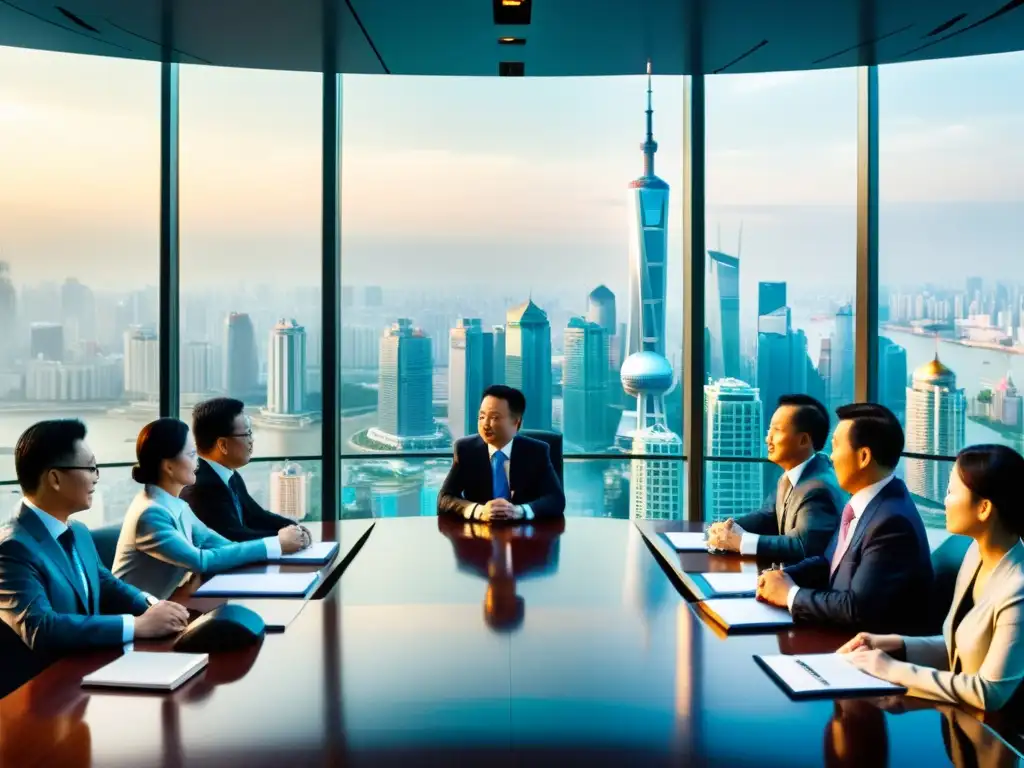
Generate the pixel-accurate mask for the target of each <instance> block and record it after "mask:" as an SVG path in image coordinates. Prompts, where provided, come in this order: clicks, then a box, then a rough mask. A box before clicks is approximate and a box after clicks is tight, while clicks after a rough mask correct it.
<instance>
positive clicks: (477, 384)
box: [448, 317, 494, 440]
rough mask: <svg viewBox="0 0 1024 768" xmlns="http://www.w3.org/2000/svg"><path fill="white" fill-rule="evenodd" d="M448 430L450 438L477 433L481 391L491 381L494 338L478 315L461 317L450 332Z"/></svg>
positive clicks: (454, 438)
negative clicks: (485, 328) (485, 330)
mask: <svg viewBox="0 0 1024 768" xmlns="http://www.w3.org/2000/svg"><path fill="white" fill-rule="evenodd" d="M449 343H450V345H451V347H450V350H449V353H448V430H449V431H450V432H451V433H452V439H453V440H458V439H459V438H460V437H465V436H466V435H472V434H475V433H476V423H477V411H478V409H479V407H480V397H481V395H482V394H483V391H484V390H485V389H486V388H487V387H489V386H490V385H491V384H492V383H493V382H492V381H491V376H492V371H493V370H494V337H493V335H492V334H491V333H490V332H486V333H485V332H484V329H483V325H482V324H481V322H480V318H477V317H464V318H462V319H460V320H459V321H458V324H457V325H456V326H455V327H454V328H452V329H451V331H450V332H449Z"/></svg>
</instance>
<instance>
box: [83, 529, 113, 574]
mask: <svg viewBox="0 0 1024 768" xmlns="http://www.w3.org/2000/svg"><path fill="white" fill-rule="evenodd" d="M89 533H91V534H92V543H93V544H95V545H96V552H97V554H99V556H100V562H101V563H103V565H105V566H106V567H107V569H110V568H113V567H114V554H115V553H116V552H117V540H118V538H119V537H120V536H121V524H120V523H111V524H110V525H103V526H100V527H99V528H90V529H89Z"/></svg>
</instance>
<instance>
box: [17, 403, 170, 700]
mask: <svg viewBox="0 0 1024 768" xmlns="http://www.w3.org/2000/svg"><path fill="white" fill-rule="evenodd" d="M14 466H15V472H16V473H17V476H18V483H19V484H20V485H21V488H22V491H24V494H25V498H24V499H23V500H22V504H21V509H20V510H19V512H18V514H17V515H16V516H15V517H14V518H13V520H12V521H11V522H10V523H8V524H7V526H6V527H5V528H4V529H3V531H2V532H0V619H3V622H4V624H6V627H2V628H0V657H2V658H3V668H4V675H3V679H2V680H0V688H2V689H3V691H4V693H6V692H7V691H9V690H13V688H14V687H17V685H20V684H21V683H22V682H24V681H25V680H28V679H29V678H31V677H32V676H33V675H35V674H36V673H37V672H39V671H40V670H41V669H42V668H43V667H45V666H46V665H47V664H49V663H50V662H51V661H53V660H54V659H56V658H59V657H60V656H62V655H64V654H67V653H71V652H73V651H81V650H89V649H93V648H109V647H116V646H121V645H124V644H126V643H130V642H132V641H133V640H134V639H135V638H150V637H163V636H165V635H169V634H172V633H174V632H178V631H180V630H182V629H184V628H185V627H186V626H187V624H188V611H187V610H185V608H184V607H183V606H180V605H178V604H177V603H170V602H163V601H158V600H156V599H155V598H153V597H152V596H149V595H146V593H144V592H141V591H139V590H138V589H136V588H135V587H132V586H130V585H128V584H125V583H123V582H122V581H120V580H119V579H117V578H115V577H114V575H113V574H112V573H111V572H110V571H109V570H107V568H106V567H104V565H103V564H102V563H101V562H100V559H99V555H97V553H96V547H95V545H94V544H93V541H92V536H91V535H90V533H89V530H88V529H87V528H86V527H85V526H84V525H82V524H81V523H77V522H69V521H68V518H69V517H70V516H71V515H73V514H74V513H75V512H82V511H84V510H86V509H89V507H90V506H92V497H93V492H94V490H95V488H96V481H97V479H98V478H99V470H98V469H97V468H96V458H95V456H93V453H92V451H91V450H89V447H88V445H86V443H85V425H84V424H82V422H80V421H77V420H73V419H62V420H59V421H42V422H39V423H38V424H35V425H33V426H31V427H29V428H28V429H27V430H26V431H25V433H24V434H23V435H22V436H21V437H20V438H18V443H17V445H16V446H15V449H14Z"/></svg>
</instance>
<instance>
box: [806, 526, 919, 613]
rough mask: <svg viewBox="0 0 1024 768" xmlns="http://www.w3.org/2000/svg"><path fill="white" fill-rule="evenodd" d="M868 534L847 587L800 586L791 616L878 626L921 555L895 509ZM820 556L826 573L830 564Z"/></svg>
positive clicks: (912, 531)
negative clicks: (894, 511)
mask: <svg viewBox="0 0 1024 768" xmlns="http://www.w3.org/2000/svg"><path fill="white" fill-rule="evenodd" d="M866 537H867V541H866V543H865V545H864V548H863V550H862V553H861V560H860V564H859V565H858V567H857V570H856V572H855V573H854V575H853V582H852V583H851V585H850V589H843V590H839V589H801V590H800V591H799V592H797V593H796V598H795V599H794V600H793V618H794V619H798V620H804V621H815V622H822V623H829V624H835V625H838V626H842V627H850V628H855V629H866V630H869V631H871V630H873V629H877V627H878V624H879V619H880V618H881V617H883V616H884V615H885V614H886V612H889V611H891V610H892V603H893V601H894V600H895V599H897V597H898V595H899V594H900V592H901V591H902V590H903V586H904V584H906V582H907V580H908V579H911V578H913V575H914V574H913V569H914V568H916V567H917V563H918V560H919V559H920V558H919V554H918V541H917V536H916V534H915V531H914V528H913V526H912V525H911V522H910V520H908V519H907V518H905V517H903V516H902V515H897V514H893V515H889V517H888V518H887V519H885V520H882V521H881V522H879V523H878V524H877V525H876V526H875V528H874V530H872V531H867V532H866ZM820 559H821V561H822V562H823V563H825V566H826V571H825V572H826V574H827V573H828V571H827V568H828V563H827V561H826V560H825V558H824V557H822V558H820ZM798 583H799V582H798ZM801 586H802V585H801Z"/></svg>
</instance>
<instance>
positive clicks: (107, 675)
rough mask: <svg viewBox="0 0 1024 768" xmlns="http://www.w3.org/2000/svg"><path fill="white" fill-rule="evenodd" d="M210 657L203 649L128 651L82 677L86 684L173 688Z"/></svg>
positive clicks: (115, 686)
mask: <svg viewBox="0 0 1024 768" xmlns="http://www.w3.org/2000/svg"><path fill="white" fill-rule="evenodd" d="M209 661H210V656H209V654H206V653H152V652H149V651H129V652H127V653H126V654H124V655H123V656H121V657H119V658H117V659H115V660H114V661H112V662H110V663H109V664H107V665H106V666H105V667H101V668H100V669H97V670H96V671H95V672H93V673H91V674H88V675H86V676H85V677H83V678H82V685H83V686H85V687H86V688H139V689H144V690H158V691H173V690H174V689H175V688H177V687H178V686H179V685H181V684H182V683H184V682H185V681H186V680H188V679H189V678H190V677H192V676H194V675H195V674H196V673H197V672H199V671H200V670H201V669H203V667H205V666H206V665H207V664H208V663H209Z"/></svg>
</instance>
